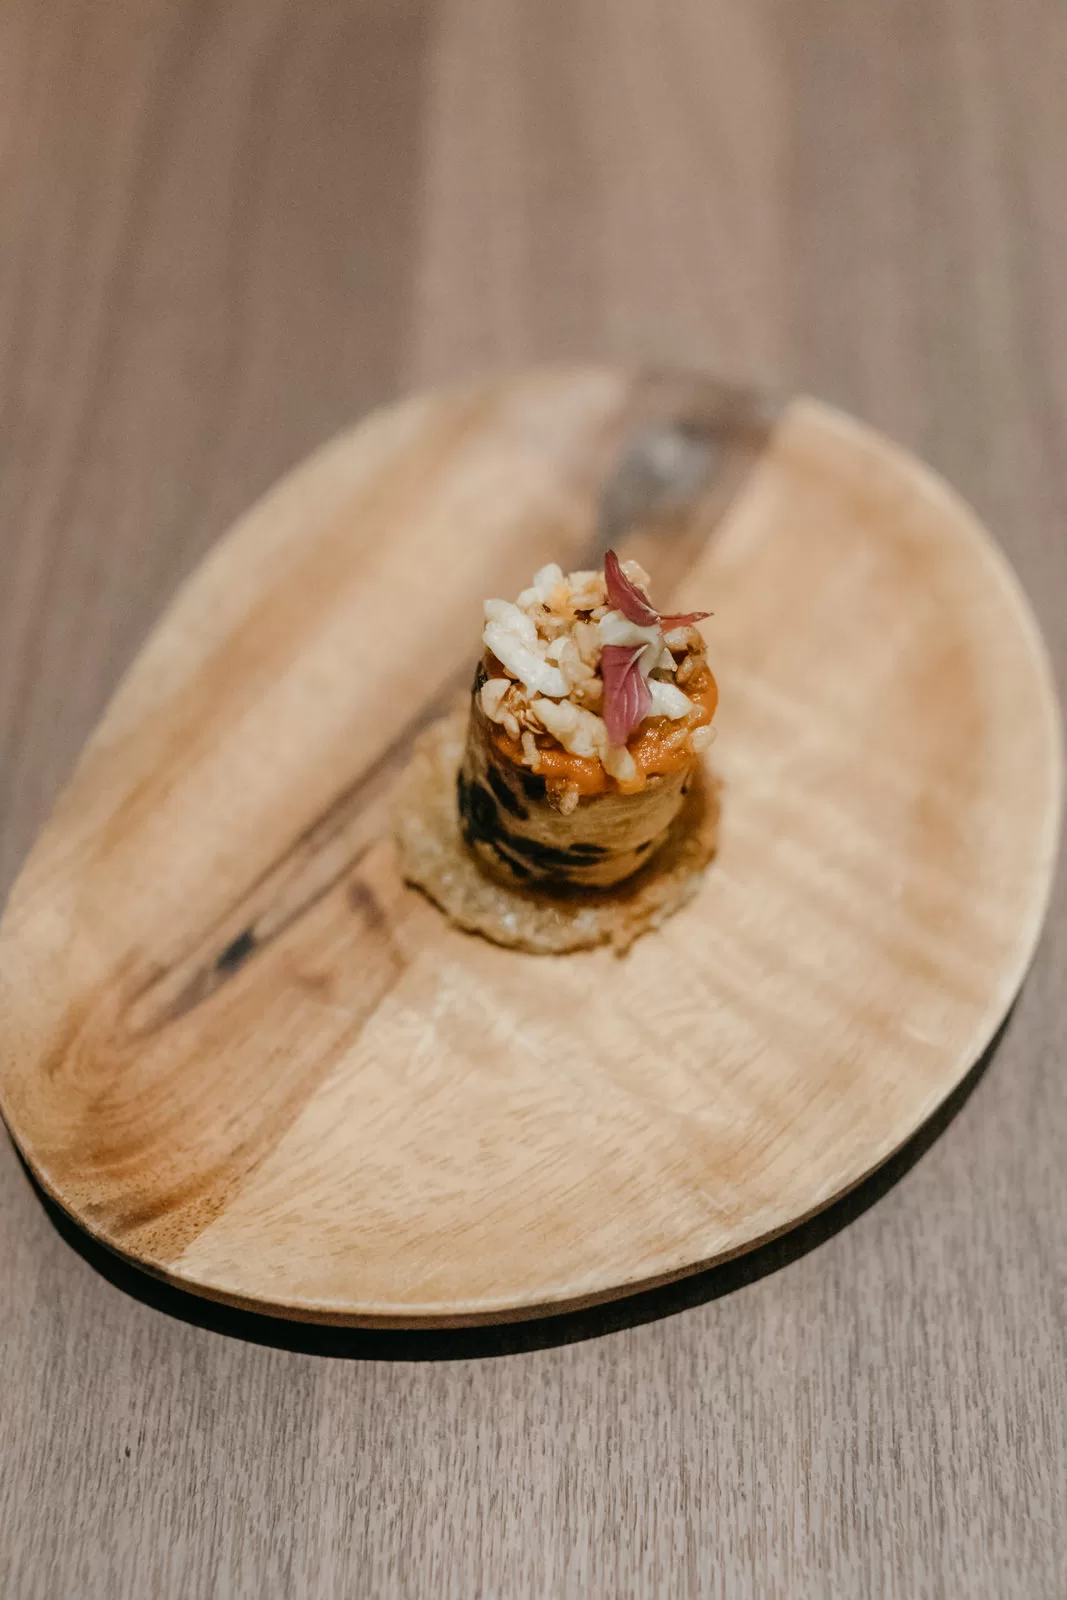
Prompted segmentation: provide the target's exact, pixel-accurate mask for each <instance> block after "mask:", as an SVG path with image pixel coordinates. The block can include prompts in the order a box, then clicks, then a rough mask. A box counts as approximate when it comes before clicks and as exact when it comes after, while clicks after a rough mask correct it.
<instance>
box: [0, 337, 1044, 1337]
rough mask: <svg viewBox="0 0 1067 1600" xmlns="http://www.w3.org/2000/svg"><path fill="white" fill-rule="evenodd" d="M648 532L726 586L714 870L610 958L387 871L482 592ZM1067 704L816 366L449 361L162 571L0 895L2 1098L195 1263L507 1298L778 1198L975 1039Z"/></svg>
mask: <svg viewBox="0 0 1067 1600" xmlns="http://www.w3.org/2000/svg"><path fill="white" fill-rule="evenodd" d="M609 542H611V543H615V544H618V545H620V546H621V547H623V548H624V549H625V551H626V553H627V554H634V555H637V556H638V557H639V558H640V559H641V560H642V561H643V562H644V563H645V565H646V566H648V567H649V568H650V569H651V570H652V571H653V573H654V576H655V590H654V592H655V595H656V598H657V599H658V600H660V601H661V602H662V603H664V604H666V603H667V602H668V601H670V605H671V609H685V608H689V607H690V606H693V607H697V606H704V605H709V606H711V607H712V608H713V609H714V611H715V617H714V620H713V621H712V622H710V623H709V624H707V625H706V629H707V635H708V638H709V641H710V654H711V659H712V662H713V664H714V666H715V669H716V672H717V674H718V676H719V679H720V683H721V689H722V706H721V712H720V716H719V719H718V726H719V738H718V743H717V744H716V745H715V746H714V748H713V751H712V756H713V765H714V767H715V769H716V771H717V773H718V774H719V776H720V777H721V778H722V780H723V784H724V789H723V817H722V837H721V848H720V854H719V857H718V860H717V861H716V863H715V864H714V865H713V867H712V868H711V869H710V871H709V873H708V875H707V878H706V881H705V884H704V887H703V889H702V891H701V892H700V894H699V896H698V898H697V899H696V900H695V901H694V902H693V903H692V904H691V905H690V906H689V907H687V908H686V909H685V910H684V911H682V912H681V913H680V914H679V915H677V916H676V917H675V918H674V919H673V920H672V921H671V922H670V923H669V924H668V925H667V926H665V927H664V928H663V929H662V930H661V931H660V932H658V933H656V934H653V935H650V936H648V937H646V938H644V939H642V940H640V941H639V943H638V944H637V945H636V946H635V948H634V949H633V951H632V952H631V954H630V955H629V956H628V957H626V958H625V959H624V960H617V959H616V958H615V957H613V956H612V955H611V954H609V953H607V952H604V951H597V952H592V953H584V954H580V955H574V956H570V957H565V958H550V957H536V956H523V955H517V954H513V953H510V952H508V951H505V950H501V949H498V948H496V947H494V946H492V945H489V944H487V943H485V942H483V941H481V940H479V939H477V938H474V937H471V936H468V935H465V934H462V933H459V932H456V931H455V930H453V929H451V928H450V927H449V926H447V925H446V923H445V921H444V920H443V918H442V917H441V915H440V913H439V912H438V911H437V910H436V909H435V908H434V907H433V906H432V905H431V904H429V903H428V902H427V901H426V900H425V899H423V898H422V897H421V896H420V895H419V894H417V893H416V892H415V891H413V890H410V889H407V888H405V887H404V885H403V884H402V883H401V882H400V880H399V877H398V874H397V870H396V864H395V859H394V854H393V849H392V845H391V843H390V840H389V835H388V824H387V815H388V799H389V791H390V788H391V786H392V784H393V782H394V779H395V777H396V775H397V773H398V772H399V770H400V769H401V768H402V766H403V763H404V761H405V759H406V754H407V751H408V750H409V749H410V745H411V741H412V739H413V738H414V736H415V735H416V734H417V732H418V731H419V729H420V728H421V727H422V726H424V725H425V724H426V722H427V721H428V720H429V718H430V717H431V716H432V715H433V714H434V712H435V711H436V710H437V709H439V708H440V707H442V706H444V705H446V704H447V703H448V702H449V700H450V699H451V698H452V697H453V696H454V695H455V693H456V691H457V688H460V689H461V688H462V686H463V685H464V683H465V680H466V677H467V673H468V671H469V669H470V667H471V664H472V662H473V659H474V656H475V654H476V652H477V643H478V636H479V631H480V625H481V623H480V616H481V612H480V603H481V600H482V598H483V597H484V596H486V595H504V596H510V595H513V594H514V593H515V592H516V591H517V590H518V589H519V588H521V587H522V586H523V585H524V584H525V582H526V581H527V579H528V578H529V575H530V574H531V572H532V571H533V570H534V568H535V567H537V566H539V565H540V564H542V563H543V562H545V561H548V560H558V561H560V562H561V563H562V564H563V565H564V567H568V566H570V567H573V566H578V565H582V564H589V563H590V561H591V560H593V559H594V558H595V557H596V556H597V555H598V554H599V553H600V552H601V551H602V550H603V548H604V547H605V545H606V544H608V543H609ZM1060 794H1061V751H1060V732H1059V713H1058V709H1057V705H1056V700H1055V694H1054V690H1053V686H1052V682H1051V678H1050V675H1049V670H1048V666H1047V663H1046V659H1045V654H1044V650H1043V648H1042V644H1041V641H1040V638H1039V636H1038V634H1037V631H1036V628H1035V625H1034V622H1033V619H1032V617H1031V614H1030V612H1029V610H1028V608H1027V605H1026V602H1025V600H1024V598H1023V596H1022V594H1021V593H1020V590H1019V587H1018V585H1017V583H1016V581H1015V579H1014V578H1013V576H1012V574H1011V572H1010V571H1009V569H1008V567H1007V565H1006V564H1005V562H1004V560H1003V559H1002V557H1001V556H1000V554H999V553H998V551H997V550H996V548H995V546H994V545H993V543H992V542H991V540H990V539H989V538H988V536H987V535H986V534H985V533H984V532H983V530H982V529H981V527H980V526H979V525H978V524H977V522H976V521H975V519H974V517H973V516H972V515H971V513H970V512H969V511H968V510H967V509H966V507H965V506H963V505H962V504H961V503H960V502H959V500H957V499H956V498H955V497H954V495H953V494H952V493H951V492H950V491H949V490H948V489H946V488H945V486H944V485H943V484H942V483H940V482H939V481H938V480H937V479H936V478H934V477H933V476H932V475H931V474H930V473H929V472H928V471H927V470H925V469H924V468H923V467H921V466H920V465H918V464H917V463H916V462H915V461H913V460H911V459H910V458H909V457H907V456H906V455H905V454H904V453H902V452H901V451H900V450H899V449H897V448H895V447H894V446H893V445H891V444H889V443H888V442H887V441H886V440H884V439H882V438H880V437H878V436H877V435H875V434H873V433H871V432H869V431H867V430H866V429H864V428H862V427H860V426H858V425H857V424H856V423H854V422H852V421H850V420H848V419H847V418H845V417H843V416H840V415H838V414H837V413H835V412H833V411H830V410H828V409H827V408H826V407H824V406H822V405H819V404H816V403H815V402H813V401H810V400H798V401H794V402H792V403H790V404H789V405H787V406H785V407H784V408H783V409H781V410H780V411H775V410H774V409H773V408H771V407H767V406H765V405H761V404H760V403H758V402H756V401H754V400H752V399H751V398H750V397H747V396H745V395H742V394H736V393H733V392H730V391H724V390H722V389H721V388H718V387H716V386H715V385H713V384H710V383H707V382H704V381H702V380H699V379H695V378H687V377H679V376H670V375H660V376H657V375H644V376H638V377H632V376H628V375H625V374H620V373H616V372H612V371H603V370H587V369H578V370H573V369H560V370H547V371H539V372H533V373H530V374H526V375H520V376H517V377H513V378H508V379H498V380H493V381H487V382H483V383H480V384H476V385H474V386H471V387H468V388H465V389H462V390H457V391H453V392H449V393H443V394H435V395H428V396H421V397H418V398H415V399H413V400H410V401H408V402H406V403H404V404H402V405H399V406H396V407H394V408H392V409H390V410H386V411H383V412H380V413H377V414H376V415H374V416H372V417H370V418H369V419H368V420H367V421H365V422H363V423H362V424H361V425H360V426H359V427H357V428H356V429H354V431H352V432H351V433H349V434H346V435H345V436H343V437H342V438H340V439H338V440H336V441H335V442H334V443H332V444H330V445H328V446H327V447H326V448H325V449H324V450H322V451H321V452H320V453H319V454H318V455H316V456H315V457H313V458H312V460H310V461H309V462H308V463H307V464H306V465H304V466H302V467H301V468H299V469H298V470H297V471H296V472H294V473H293V474H292V475H291V476H290V477H288V478H287V479H286V480H285V481H284V482H283V483H282V484H281V485H280V486H279V487H278V488H276V489H275V490H274V491H273V492H272V493H271V494H270V495H268V496H267V498H266V499H265V500H264V501H262V502H261V503H260V504H259V505H258V506H256V507H255V508H254V509H253V510H252V511H251V512H250V513H249V514H248V515H247V516H246V517H244V518H243V519H242V520H241V522H240V523H239V524H238V525H237V526H236V527H235V528H234V529H233V531H232V532H231V533H230V534H229V536H228V537H227V538H226V539H225V540H223V542H222V543H221V544H220V545H219V547H218V548H217V550H216V551H215V552H214V554H213V555H212V556H211V558H210V559H209V560H208V561H207V562H206V563H205V565H204V566H203V567H202V568H201V569H200V571H199V572H198V573H197V574H196V575H195V576H194V577H193V578H192V580H191V581H190V582H189V583H188V584H187V585H186V586H185V587H184V589H183V590H182V591H181V592H180V594H179V595H178V597H177V598H176V600H175V601H174V603H173V605H172V606H171V608H170V610H169V612H168V613H167V615H166V616H165V617H164V619H163V620H162V622H161V623H160V624H159V626H158V627H157V628H156V630H155V632H154V633H153V635H152V637H151V638H150V640H149V642H148V644H147V645H146V647H145V648H144V650H143V652H142V654H141V656H140V658H139V659H138V660H137V662H136V664H135V665H134V667H133V668H132V670H131V671H130V672H129V674H128V675H127V677H126V679H125V681H124V682H123V684H122V686H121V687H120V689H119V691H118V693H117V694H116V696H115V698H114V700H113V702H112V704H111V706H110V708H109V710H108V712H107V714H106V716H105V717H104V720H103V722H102V723H101V725H100V727H99V728H98V729H97V731H96V733H95V734H94V736H93V738H92V739H91V740H90V742H89V745H88V746H87V748H86V750H85V753H84V755H83V756H82V759H81V761H80V763H79V765H78V768H77V770H76V772H75V774H74V777H73V779H72V780H71V782H70V784H69V786H68V788H67V789H66V791H65V793H64V794H63V796H62V798H61V799H60V801H59V803H58V805H57V807H56V810H55V814H54V816H53V817H52V820H51V821H50V823H49V824H48V826H47V828H46V829H45V832H44V833H43V835H42V837H41V839H40V841H39V842H38V844H37V846H36V848H35V850H34V851H33V854H32V855H31V857H30V860H29V862H28V864H27V866H26V868H25V870H24V872H23V874H22V876H21V878H20V879H19V881H18V883H17V885H16V887H15V889H14V892H13V894H12V896H11V901H10V904H9V906H8V909H7V912H6V915H5V918H4V921H3V925H2V928H0V1016H2V1019H3V1021H2V1028H0V1095H2V1105H3V1111H4V1116H5V1118H6V1120H7V1123H8V1126H9V1128H10V1130H11V1132H12V1134H13V1136H14V1138H15V1140H16V1142H17V1143H18V1145H19V1147H20V1149H21V1150H22V1152H23V1154H24V1156H25V1158H26V1160H27V1161H28V1163H29V1164H30V1166H31V1168H32V1169H33V1171H34V1173H35V1174H36V1175H37V1177H38V1179H39V1180H40V1182H41V1183H42V1185H43V1186H44V1188H45V1189H46V1190H47V1191H48V1193H49V1194H51V1195H52V1196H53V1197H54V1199H55V1200H57V1201H58V1202H59V1204H60V1205H61V1206H63V1207H65V1208H66V1210H67V1211H68V1212H70V1213H71V1215H72V1216H74V1217H75V1218H76V1219H77V1220H78V1222H80V1223H81V1225H82V1226H83V1227H84V1228H86V1229H87V1230H88V1231H89V1232H90V1233H92V1234H93V1235H94V1236H96V1237H97V1238H98V1239H100V1240H102V1241H104V1242H105V1243H106V1244H107V1245H109V1246H111V1247H112V1248H113V1249H114V1250H116V1251H118V1252H120V1253H121V1254H122V1255H124V1256H127V1257H129V1258H130V1259H132V1260H133V1261H135V1262H137V1263H139V1264H141V1265H142V1266H143V1267H145V1268H147V1269H148V1270H149V1271H151V1272H154V1273H157V1274H159V1275H161V1276H162V1277H164V1278H167V1279H169V1280H171V1281H172V1282H174V1283H176V1284H179V1285H181V1286H183V1287H185V1288H187V1289H190V1290H193V1291H194V1292H196V1293H198V1294H203V1295H209V1296H213V1297H215V1298H218V1299H221V1300H225V1301H229V1302H232V1303H234V1304H237V1305H242V1306H247V1307H252V1308H255V1309H261V1310H264V1311H269V1312H272V1313H275V1314H280V1315H283V1316H289V1317H296V1318H306V1319H313V1320H321V1321H335V1322H346V1323H364V1324H385V1325H389V1324H395V1325H405V1324H437V1325H442V1324H449V1323H465V1322H475V1321H479V1320H489V1321H491V1320H504V1319H508V1318H513V1317H523V1316H530V1315H533V1314H536V1313H539V1312H545V1311H548V1310H553V1309H561V1308H563V1307H566V1306H574V1305H580V1304H584V1303H588V1302H591V1301H595V1300H598V1299H602V1298H608V1297H610V1296H614V1295H620V1294H624V1293H626V1292H627V1291H629V1290H633V1289H636V1288H638V1287H641V1286H647V1285H650V1284H653V1283H657V1282H662V1281H664V1280H667V1279H670V1278H672V1277H675V1276H678V1275H681V1274H684V1273H687V1272H692V1271H695V1270H696V1269H698V1268H700V1267H703V1266H705V1265H707V1264H710V1263H712V1262H715V1261H718V1260H721V1259H722V1258H724V1257H726V1256H729V1255H731V1254H734V1253H736V1252H738V1251H742V1250H745V1249H747V1248H749V1247H750V1246H752V1245H754V1244H756V1243H757V1242H759V1241H760V1240H763V1239H766V1238H767V1237H768V1236H769V1235H771V1234H774V1233H776V1232H778V1231H780V1230H782V1229H785V1228H788V1227H790V1226H791V1225H792V1224H794V1223H796V1222H798V1221H799V1220H801V1219H802V1218H804V1217H806V1216H808V1215H810V1214H811V1213H812V1212H814V1211H816V1210H817V1209H818V1208H820V1207H822V1206H825V1205H826V1204H827V1203H828V1202H830V1201H831V1200H833V1199H834V1198H835V1197H836V1196H838V1195H840V1194H841V1193H842V1192H843V1191H844V1190H846V1189H848V1188H849V1187H850V1186H851V1185H853V1184H855V1183H857V1182H858V1181H859V1180H860V1179H862V1178H863V1177H864V1176H865V1175H866V1174H868V1173H869V1172H870V1171H871V1170H872V1169H873V1168H875V1167H877V1166H878V1165H879V1164H880V1163H881V1162H883V1161H884V1160H885V1159H886V1157H887V1156H889V1155H890V1153H891V1152H892V1151H894V1150H895V1149H897V1147H898V1146H900V1145H901V1144H902V1143H903V1142H904V1141H905V1140H906V1139H907V1138H908V1137H909V1135H911V1134H912V1133H913V1132H914V1131H915V1130H916V1129H917V1128H918V1127H919V1125H920V1124H921V1123H922V1122H923V1120H924V1119H925V1118H926V1117H928V1116H929V1115H930V1113H931V1112H932V1111H933V1110H934V1108H935V1107H936V1106H937V1105H938V1103H939V1102H940V1101H942V1100H943V1099H944V1098H945V1096H946V1095H947V1094H949V1092H950V1091H951V1090H952V1088H953V1087H954V1086H955V1085H956V1084H957V1083H958V1082H959V1081H960V1079H961V1078H962V1077H963V1076H964V1074H965V1073H966V1071H967V1070H968V1068H969V1067H970V1066H971V1064H972V1063H973V1062H974V1060H975V1059H976V1057H977V1056H978V1055H979V1053H980V1052H981V1051H982V1049H983V1047H984V1046H985V1045H986V1044H987V1043H988V1041H989V1039H990V1038H991V1036H992V1034H993V1033H994V1031H995V1029H996V1027H997V1025H998V1023H999V1022H1000V1020H1001V1019H1002V1018H1003V1016H1004V1015H1005V1012H1006V1010H1007V1008H1008V1006H1009V1004H1010V1002H1011V999H1012V997H1013V995H1014V993H1015V991H1016V989H1017V987H1018V985H1019V983H1020V981H1021V979H1022V976H1023V973H1024V970H1025V968H1026V965H1027V962H1028V961H1029V959H1030V955H1031V953H1032V951H1033V948H1034V944H1035V941H1036V939H1037V936H1038V930H1039V927H1040V923H1041V917H1042V912H1043V909H1044V906H1045V900H1046V895H1047V892H1048V888H1049V882H1050V877H1051V872H1052V866H1053V857H1054V853H1055V848H1056V842H1057V837H1058V830H1059V814H1060Z"/></svg>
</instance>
